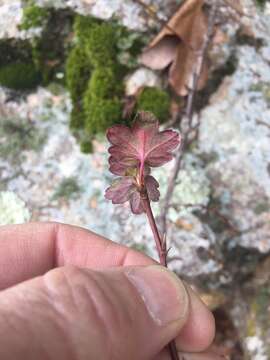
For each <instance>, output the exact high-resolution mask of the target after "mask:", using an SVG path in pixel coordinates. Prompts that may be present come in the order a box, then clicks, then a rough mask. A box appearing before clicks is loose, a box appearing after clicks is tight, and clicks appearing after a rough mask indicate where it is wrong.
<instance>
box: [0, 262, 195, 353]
mask: <svg viewBox="0 0 270 360" xmlns="http://www.w3.org/2000/svg"><path fill="white" fill-rule="evenodd" d="M187 316H188V295H187V292H186V290H185V288H184V286H183V284H182V283H181V281H180V280H179V279H178V278H177V277H176V275H174V274H173V273H171V272H170V271H168V270H166V269H164V268H162V267H161V266H158V265H152V266H147V267H128V268H123V267H122V268H112V269H106V270H103V271H92V270H86V269H80V268H76V267H63V268H58V269H55V270H52V271H50V272H48V273H47V274H46V275H44V276H43V277H39V278H35V279H33V280H29V281H27V282H24V283H21V284H19V285H17V286H15V287H13V288H10V289H7V290H5V291H3V292H1V294H0V358H1V359H10V360H13V359H14V360H15V359H18V358H23V359H37V358H38V359H40V360H43V359H48V358H50V359H57V360H69V359H72V360H73V359H80V360H84V359H85V360H86V359H87V360H89V359H100V360H103V359H104V360H105V359H117V360H124V359H129V360H137V359H141V360H144V359H145V360H149V359H152V358H153V357H154V356H155V355H156V354H158V353H159V352H160V351H161V350H162V349H163V348H164V346H166V344H168V342H170V341H171V340H172V339H173V338H175V337H176V336H177V334H178V333H179V331H180V329H181V328H182V327H183V325H184V323H185V321H186V319H187ZM7 319H8V321H7Z"/></svg>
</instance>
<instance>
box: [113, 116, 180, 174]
mask: <svg viewBox="0 0 270 360" xmlns="http://www.w3.org/2000/svg"><path fill="white" fill-rule="evenodd" d="M107 138H108V140H109V141H110V143H111V144H112V146H110V148H109V153H110V154H111V156H110V159H109V163H110V171H111V172H112V173H114V174H117V175H124V173H125V171H126V170H127V169H129V168H138V167H140V168H141V169H143V168H144V167H145V166H146V165H148V166H150V167H157V166H161V165H163V164H165V163H167V162H168V161H170V160H172V158H173V155H172V152H173V150H174V149H175V148H176V147H177V146H178V145H179V143H180V135H179V133H178V132H176V131H174V130H164V131H159V123H158V120H157V119H156V118H155V117H154V116H153V115H151V114H150V113H147V112H140V113H139V114H138V116H137V118H136V120H135V121H134V123H133V125H132V127H131V128H128V127H127V126H124V125H115V126H112V127H111V128H110V129H108V131H107Z"/></svg>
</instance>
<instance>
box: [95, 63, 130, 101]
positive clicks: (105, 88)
mask: <svg viewBox="0 0 270 360" xmlns="http://www.w3.org/2000/svg"><path fill="white" fill-rule="evenodd" d="M122 90H123V84H122V82H121V81H119V78H118V76H117V69H115V68H114V67H97V68H96V69H95V70H94V72H93V74H92V77H91V80H90V82H89V92H90V93H92V94H93V95H94V96H96V97H98V98H114V97H116V96H118V95H121V92H122Z"/></svg>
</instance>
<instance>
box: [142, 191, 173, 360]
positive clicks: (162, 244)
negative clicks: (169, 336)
mask: <svg viewBox="0 0 270 360" xmlns="http://www.w3.org/2000/svg"><path fill="white" fill-rule="evenodd" d="M141 200H142V203H143V206H144V210H145V212H146V215H147V218H148V222H149V224H150V227H151V230H152V233H153V236H154V239H155V242H156V247H157V251H158V256H159V261H160V264H161V265H163V266H165V267H167V246H166V239H165V238H164V240H162V239H161V237H160V235H159V231H158V228H157V224H156V221H155V218H154V215H153V212H152V209H151V205H150V200H149V198H148V195H147V192H146V191H142V192H141ZM168 350H169V353H170V356H171V360H179V357H178V352H177V349H176V344H175V341H174V340H173V341H171V342H170V343H169V344H168Z"/></svg>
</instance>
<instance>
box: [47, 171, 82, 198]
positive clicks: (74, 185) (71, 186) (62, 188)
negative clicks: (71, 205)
mask: <svg viewBox="0 0 270 360" xmlns="http://www.w3.org/2000/svg"><path fill="white" fill-rule="evenodd" d="M81 191H82V189H81V187H80V185H79V184H78V181H77V179H76V178H75V177H73V176H71V177H68V178H66V179H64V180H62V181H61V183H60V184H59V185H58V187H57V188H56V190H55V193H54V194H53V200H57V199H75V198H76V196H77V194H78V193H80V192H81Z"/></svg>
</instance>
